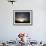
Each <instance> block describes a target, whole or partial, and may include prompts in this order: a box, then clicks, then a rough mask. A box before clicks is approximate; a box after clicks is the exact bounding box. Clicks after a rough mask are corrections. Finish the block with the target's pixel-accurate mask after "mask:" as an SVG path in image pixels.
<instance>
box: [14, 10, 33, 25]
mask: <svg viewBox="0 0 46 46" xmlns="http://www.w3.org/2000/svg"><path fill="white" fill-rule="evenodd" d="M32 16H33V14H32V10H13V24H15V25H32V18H33V17H32Z"/></svg>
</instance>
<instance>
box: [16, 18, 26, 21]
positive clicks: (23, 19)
mask: <svg viewBox="0 0 46 46" xmlns="http://www.w3.org/2000/svg"><path fill="white" fill-rule="evenodd" d="M16 20H17V21H20V22H23V21H26V20H27V19H26V18H17V19H16Z"/></svg>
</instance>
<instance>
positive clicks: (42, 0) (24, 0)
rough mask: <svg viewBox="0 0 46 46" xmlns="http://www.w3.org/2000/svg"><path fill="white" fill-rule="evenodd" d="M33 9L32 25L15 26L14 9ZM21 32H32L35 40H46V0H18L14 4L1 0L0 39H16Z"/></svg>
mask: <svg viewBox="0 0 46 46" xmlns="http://www.w3.org/2000/svg"><path fill="white" fill-rule="evenodd" d="M31 9H32V10H33V25H32V26H14V25H13V10H31ZM19 32H27V33H30V34H31V38H32V39H33V40H37V41H40V40H43V41H44V40H46V0H16V3H14V4H13V5H12V4H11V3H10V2H8V1H7V0H0V41H1V40H5V41H6V40H11V39H12V40H15V38H16V37H17V34H18V33H19Z"/></svg>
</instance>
